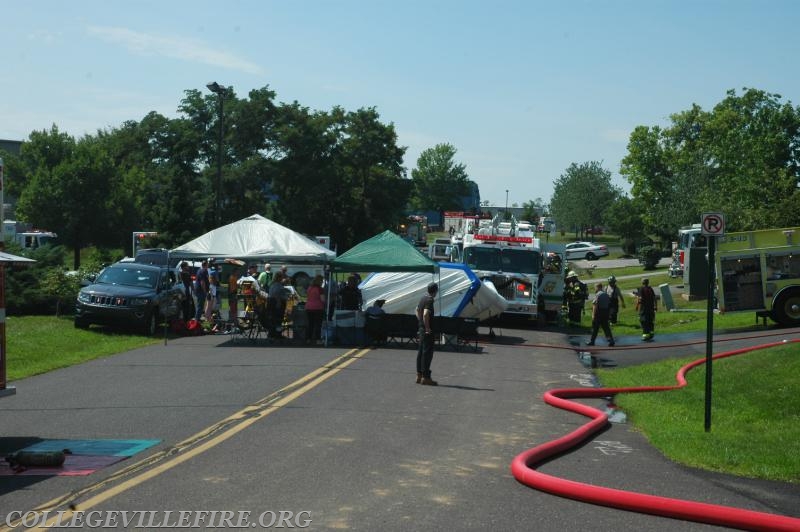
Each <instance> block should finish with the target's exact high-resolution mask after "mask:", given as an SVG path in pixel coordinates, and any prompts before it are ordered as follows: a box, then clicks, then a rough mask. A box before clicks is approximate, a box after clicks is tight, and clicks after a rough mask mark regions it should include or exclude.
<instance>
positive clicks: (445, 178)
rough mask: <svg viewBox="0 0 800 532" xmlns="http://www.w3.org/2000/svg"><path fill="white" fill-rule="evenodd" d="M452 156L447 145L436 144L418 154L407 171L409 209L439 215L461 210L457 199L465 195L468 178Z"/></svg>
mask: <svg viewBox="0 0 800 532" xmlns="http://www.w3.org/2000/svg"><path fill="white" fill-rule="evenodd" d="M455 155H456V149H455V148H454V147H453V146H452V145H451V144H437V145H436V146H434V147H433V148H428V149H427V150H425V151H423V152H422V153H421V154H420V156H419V158H418V159H417V167H416V168H414V169H413V170H412V171H411V178H412V180H413V182H414V192H413V197H412V207H414V208H415V209H425V210H428V209H430V210H435V211H439V212H442V211H447V210H459V209H460V208H461V198H462V197H463V196H465V195H467V194H469V177H468V176H467V171H466V166H465V165H464V164H462V163H456V162H455V160H454V159H455Z"/></svg>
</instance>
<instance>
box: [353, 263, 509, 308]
mask: <svg viewBox="0 0 800 532" xmlns="http://www.w3.org/2000/svg"><path fill="white" fill-rule="evenodd" d="M432 281H433V282H436V283H438V284H439V293H438V294H437V296H436V303H435V310H436V315H437V316H447V317H458V318H477V319H478V320H479V321H484V320H488V319H489V318H492V317H494V316H499V315H500V314H502V313H503V311H505V310H506V307H508V302H507V301H506V300H505V299H504V298H503V296H501V295H500V294H498V293H497V290H496V289H495V287H494V285H493V284H492V283H491V282H490V281H484V282H481V280H480V279H478V277H477V276H476V275H475V273H474V272H473V271H472V270H470V269H469V268H468V267H467V266H466V265H464V264H458V263H447V262H442V263H440V264H439V273H438V274H430V273H418V272H380V273H373V274H371V275H369V276H368V277H367V278H366V279H364V281H362V283H361V284H360V285H359V288H360V289H361V295H362V297H363V301H364V308H365V309H366V308H367V307H369V306H371V305H372V304H373V303H374V302H375V301H377V300H378V299H385V300H386V303H384V305H383V310H385V311H386V312H387V313H389V314H412V315H413V314H414V313H415V312H416V309H417V304H418V303H419V300H420V298H421V297H422V296H423V295H424V294H425V293H427V289H428V283H430V282H432Z"/></svg>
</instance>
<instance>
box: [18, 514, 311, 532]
mask: <svg viewBox="0 0 800 532" xmlns="http://www.w3.org/2000/svg"><path fill="white" fill-rule="evenodd" d="M45 524H47V525H48V526H50V527H57V528H101V529H102V528H110V529H114V528H142V529H150V528H180V529H190V528H239V529H241V528H307V527H308V526H309V525H310V524H311V512H309V511H306V510H303V511H300V512H293V511H288V510H280V511H277V512H273V511H271V510H268V511H266V512H260V513H259V512H251V511H247V510H240V511H231V510H180V511H172V510H164V511H150V510H131V511H125V510H102V511H101V510H96V511H95V510H93V511H88V512H84V511H81V510H72V511H65V510H61V511H49V510H48V511H41V512H37V511H33V510H31V511H27V512H20V511H12V512H10V513H8V514H7V515H6V516H5V525H6V526H8V527H18V526H22V527H25V528H34V527H37V526H43V525H45Z"/></svg>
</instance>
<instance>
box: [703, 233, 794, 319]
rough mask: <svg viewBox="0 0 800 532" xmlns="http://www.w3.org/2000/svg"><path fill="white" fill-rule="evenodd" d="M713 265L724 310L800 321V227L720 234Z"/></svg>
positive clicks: (718, 296) (718, 293)
mask: <svg viewBox="0 0 800 532" xmlns="http://www.w3.org/2000/svg"><path fill="white" fill-rule="evenodd" d="M715 266H716V277H717V287H716V290H717V306H718V309H719V311H720V312H731V311H739V310H753V311H755V312H756V316H761V317H769V318H771V319H772V320H774V321H776V322H777V323H780V324H781V325H784V326H792V327H797V326H800V227H790V228H785V229H765V230H761V231H746V232H742V233H728V234H726V235H725V236H722V237H719V239H718V243H717V253H716V265H715Z"/></svg>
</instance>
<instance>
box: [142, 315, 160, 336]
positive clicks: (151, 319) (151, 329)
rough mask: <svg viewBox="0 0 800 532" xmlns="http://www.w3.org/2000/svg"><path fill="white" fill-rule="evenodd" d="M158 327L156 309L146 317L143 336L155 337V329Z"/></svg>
mask: <svg viewBox="0 0 800 532" xmlns="http://www.w3.org/2000/svg"><path fill="white" fill-rule="evenodd" d="M157 325H158V309H153V310H152V311H151V312H150V314H148V315H147V317H146V318H145V321H144V331H143V332H144V334H146V335H147V336H155V335H156V328H157Z"/></svg>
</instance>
